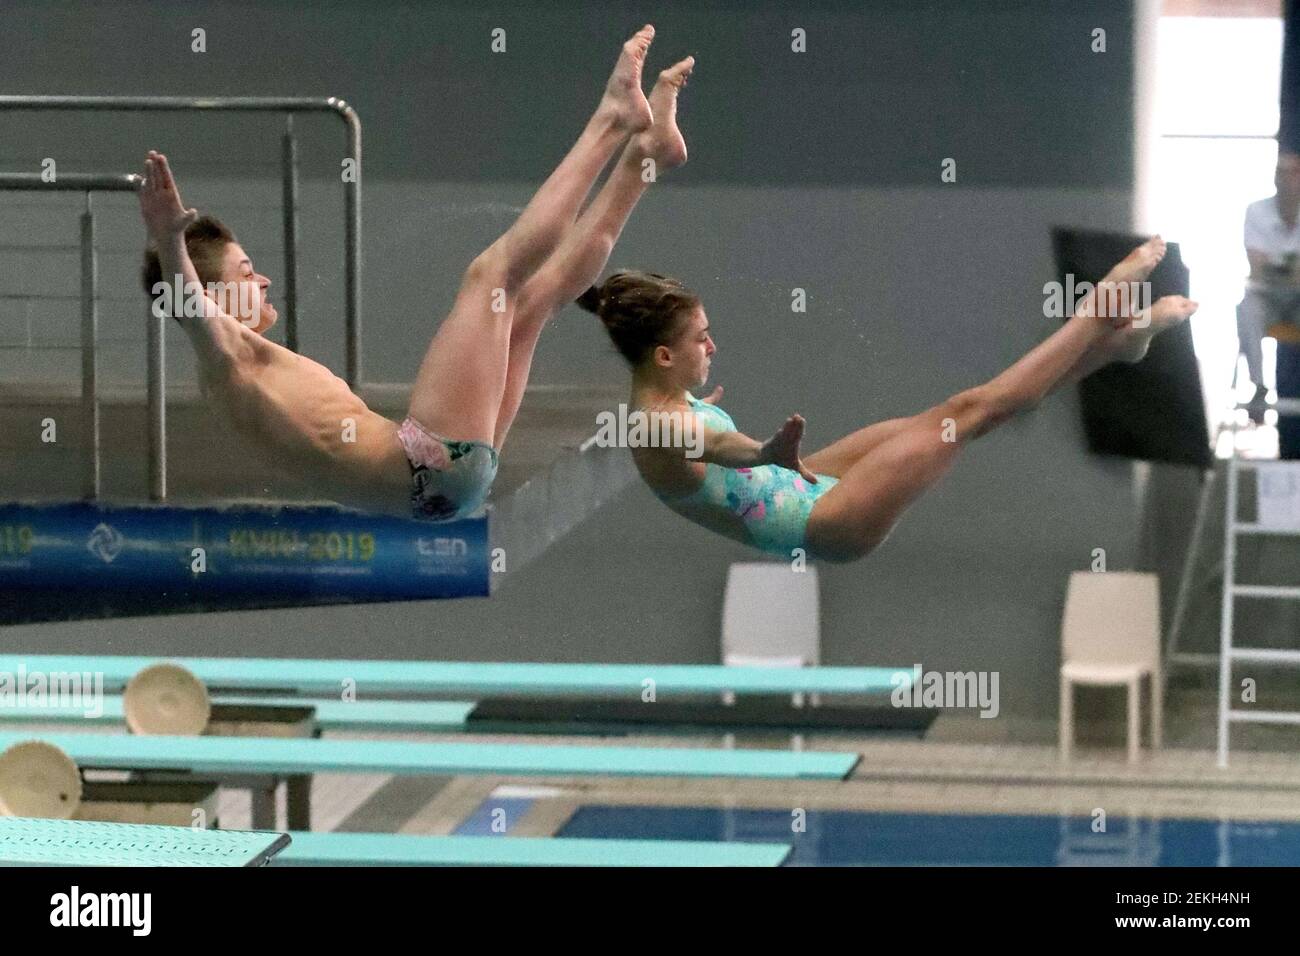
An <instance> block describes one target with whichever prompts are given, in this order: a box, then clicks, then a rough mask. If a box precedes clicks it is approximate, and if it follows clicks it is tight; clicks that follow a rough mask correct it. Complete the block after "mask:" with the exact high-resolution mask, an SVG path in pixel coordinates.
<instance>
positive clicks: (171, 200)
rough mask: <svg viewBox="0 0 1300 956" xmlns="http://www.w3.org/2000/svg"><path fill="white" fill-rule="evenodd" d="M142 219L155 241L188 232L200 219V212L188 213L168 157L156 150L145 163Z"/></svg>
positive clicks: (141, 197) (141, 193) (191, 210)
mask: <svg viewBox="0 0 1300 956" xmlns="http://www.w3.org/2000/svg"><path fill="white" fill-rule="evenodd" d="M140 215H141V216H142V217H143V218H144V225H145V228H146V229H147V230H148V231H149V237H150V238H151V239H153V240H155V241H158V240H163V239H170V238H171V237H172V236H175V235H178V234H180V233H183V232H185V227H186V226H188V225H189V224H190V223H192V222H194V220H196V219H198V218H199V211H198V210H197V209H186V208H185V204H184V203H182V202H181V194H180V192H179V191H178V190H177V188H176V180H175V179H174V178H172V171H171V167H170V166H168V165H167V157H166V156H164V155H163V154H162V153H160V152H158V151H157V150H155V149H151V150H149V155H148V156H147V157H146V158H145V161H144V183H143V184H142V185H141V186H140Z"/></svg>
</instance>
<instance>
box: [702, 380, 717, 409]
mask: <svg viewBox="0 0 1300 956" xmlns="http://www.w3.org/2000/svg"><path fill="white" fill-rule="evenodd" d="M721 398H722V386H721V385H719V386H717V387H716V388H714V389H713V391H712V392H711V393H710V394H709V397H708V398H701V399H700V401H702V402H703V403H704V404H705V405H716V404H718V400H719V399H721Z"/></svg>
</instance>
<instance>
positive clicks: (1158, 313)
mask: <svg viewBox="0 0 1300 956" xmlns="http://www.w3.org/2000/svg"><path fill="white" fill-rule="evenodd" d="M1199 307H1200V306H1199V304H1198V303H1196V302H1193V301H1192V300H1191V299H1189V298H1186V297H1185V296H1181V295H1166V296H1163V297H1162V298H1159V299H1157V300H1156V301H1155V304H1153V305H1152V306H1151V308H1149V309H1147V310H1146V311H1144V312H1139V313H1138V314H1137V316H1136V317H1135V318H1134V321H1133V324H1132V325H1128V326H1125V327H1124V328H1122V329H1115V330H1114V331H1112V332H1111V333H1110V335H1109V336H1107V337H1106V338H1105V339H1103V340H1102V343H1101V344H1100V345H1099V346H1098V348H1102V349H1107V350H1109V352H1108V354H1109V355H1110V361H1112V362H1128V363H1129V364H1136V363H1138V362H1140V361H1142V359H1144V358H1146V354H1147V349H1148V348H1150V346H1151V340H1152V339H1153V338H1155V337H1156V336H1157V335H1159V334H1160V333H1161V332H1163V331H1165V329H1171V328H1173V327H1174V326H1175V325H1178V324H1179V323H1181V322H1185V321H1186V320H1187V319H1188V318H1189V317H1190V316H1191V315H1192V314H1193V313H1195V312H1196V310H1197V309H1198V308H1199Z"/></svg>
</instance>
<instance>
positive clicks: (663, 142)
mask: <svg viewBox="0 0 1300 956" xmlns="http://www.w3.org/2000/svg"><path fill="white" fill-rule="evenodd" d="M694 69H695V57H693V56H688V57H687V58H686V59H684V60H681V61H679V62H677V63H675V64H673V65H672V66H670V67H669V68H668V69H666V70H664V71H663V72H662V73H660V74H659V81H658V82H657V83H655V88H654V89H653V90H651V91H650V108H651V109H652V110H654V117H655V118H654V124H653V125H652V126H651V127H650V128H649V129H648V130H645V131H644V132H641V133H638V134H637V137H636V142H635V146H636V149H637V150H639V151H640V152H641V154H642V155H644V156H648V157H650V158H651V159H653V160H654V161H655V165H656V166H657V167H658V168H659V169H661V170H663V169H672V168H674V167H676V166H680V165H682V164H683V163H684V162H686V140H685V139H683V138H682V132H681V130H679V129H678V128H677V94H678V93H680V92H681V90H682V88H683V87H684V86H686V81H687V80H688V79H690V76H691V71H692V70H694Z"/></svg>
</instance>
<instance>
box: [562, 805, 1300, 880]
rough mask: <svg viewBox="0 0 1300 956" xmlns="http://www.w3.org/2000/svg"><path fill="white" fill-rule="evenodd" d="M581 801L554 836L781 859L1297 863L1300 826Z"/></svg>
mask: <svg viewBox="0 0 1300 956" xmlns="http://www.w3.org/2000/svg"><path fill="white" fill-rule="evenodd" d="M796 822H797V818H796V816H795V814H794V813H793V812H792V811H791V810H789V809H781V810H727V809H715V808H710V807H618V806H585V807H580V808H579V809H578V811H577V812H576V813H575V814H574V815H573V816H572V817H571V818H570V820H569V822H568V823H567V824H565V826H564V827H563V828H562V829H561V830H560V832H559V834H557V835H558V836H561V837H608V838H620V839H663V840H711V841H729V840H738V841H749V842H762V843H789V844H791V845H792V846H793V852H792V853H791V855H790V858H789V860H788V861H787V864H786V865H788V866H927V865H929V866H933V865H939V866H944V865H948V866H1296V865H1300V823H1283V822H1262V823H1261V822H1235V821H1220V820H1190V819H1173V818H1166V819H1154V818H1134V817H1109V818H1107V820H1106V821H1105V832H1094V831H1093V820H1092V818H1091V817H1067V816H1036V815H1020V816H1003V815H993V814H960V815H940V814H922V813H863V812H851V811H816V810H810V811H808V812H807V813H806V816H805V817H804V818H803V826H804V829H803V832H797V831H796V830H795V829H794V824H795V823H796Z"/></svg>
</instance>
